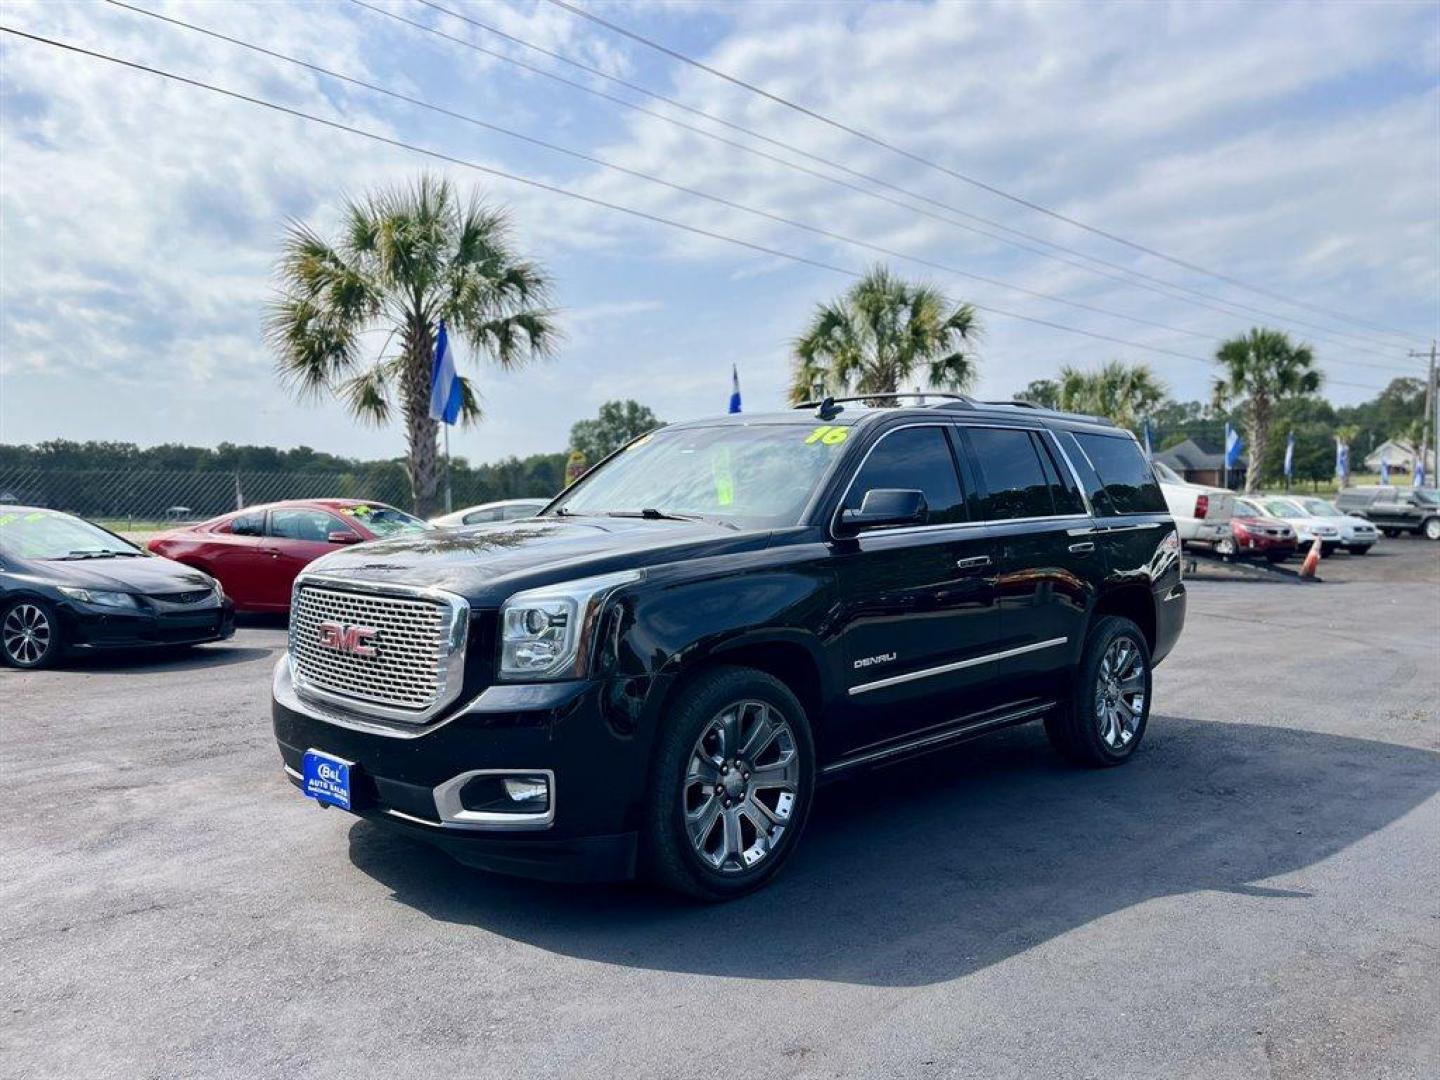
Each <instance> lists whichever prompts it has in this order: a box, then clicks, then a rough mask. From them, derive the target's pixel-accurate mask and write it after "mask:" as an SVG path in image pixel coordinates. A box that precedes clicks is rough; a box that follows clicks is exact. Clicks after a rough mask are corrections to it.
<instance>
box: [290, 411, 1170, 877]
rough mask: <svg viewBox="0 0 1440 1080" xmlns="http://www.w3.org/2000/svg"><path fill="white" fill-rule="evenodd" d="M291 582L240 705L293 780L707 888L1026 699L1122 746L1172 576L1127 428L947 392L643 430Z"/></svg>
mask: <svg viewBox="0 0 1440 1080" xmlns="http://www.w3.org/2000/svg"><path fill="white" fill-rule="evenodd" d="M931 400H932V401H933V400H934V399H933V398H932V399H931ZM295 605H296V606H295V609H294V611H293V612H292V613H291V620H290V648H289V651H288V654H287V655H286V656H285V657H284V658H283V659H282V660H281V661H280V663H279V664H278V665H277V667H276V670H275V677H274V684H273V694H274V705H273V719H274V729H275V736H276V740H277V742H278V744H279V750H280V756H281V758H282V760H283V763H284V767H285V770H286V772H287V774H288V775H289V776H290V778H291V780H292V781H293V782H294V783H295V785H296V786H297V787H299V788H300V789H301V791H302V792H303V793H304V794H306V795H308V796H310V797H312V798H314V799H316V800H319V801H321V802H322V803H324V804H328V805H333V806H339V807H342V808H344V809H346V810H349V811H351V812H353V813H355V814H359V815H362V816H365V817H368V818H371V819H373V820H375V821H377V822H380V823H383V824H384V825H387V826H391V827H394V828H397V829H401V830H405V831H408V832H409V833H410V834H411V835H414V836H417V837H420V838H423V839H425V840H428V841H431V842H433V843H436V844H438V845H440V846H442V847H444V848H446V849H447V850H449V851H450V852H451V853H452V854H453V855H455V856H456V857H457V858H458V859H460V860H461V861H464V862H467V863H470V864H472V865H476V866H480V867H485V868H489V869H492V870H498V871H503V872H508V873H515V874H526V875H532V876H537V877H547V878H552V879H563V880H573V879H578V878H589V879H603V878H623V877H628V876H631V875H632V874H634V873H635V872H636V870H637V869H638V870H640V871H641V872H643V873H645V874H647V875H649V876H650V877H652V878H653V879H654V880H656V881H658V882H660V883H662V884H664V885H666V886H669V887H671V888H674V889H677V890H680V891H682V892H685V893H689V894H691V895H694V896H698V897H703V898H706V899H711V900H718V899H725V898H729V897H734V896H738V895H740V894H743V893H746V892H748V891H750V890H752V889H755V888H758V887H759V886H760V885H762V884H764V883H765V882H766V881H767V880H768V879H769V878H770V877H771V875H772V874H774V873H775V872H776V871H777V870H778V869H779V868H780V866H781V865H782V864H783V863H784V862H785V861H786V860H787V859H788V858H789V857H790V856H791V854H792V853H793V852H794V850H795V847H796V844H797V843H798V842H799V838H800V835H801V833H802V831H803V829H804V825H805V820H806V817H807V815H808V814H809V811H810V805H811V796H812V794H813V792H814V790H815V787H816V785H817V784H819V783H822V782H824V781H828V780H832V779H835V778H838V777H842V776H847V775H852V774H855V773H859V772H863V771H864V770H866V769H869V768H871V767H874V766H877V765H882V764H886V763H890V762H894V761H896V760H897V759H900V758H902V757H906V756H909V755H913V754H917V753H922V752H925V751H929V750H936V749H939V748H941V747H945V746H950V745H953V744H955V743H959V742H962V741H964V740H967V739H970V738H973V737H976V736H978V735H981V734H983V733H986V732H991V731H995V730H998V729H1001V728H1005V727H1009V726H1011V725H1014V724H1019V723H1022V722H1025V721H1028V720H1033V719H1040V718H1043V719H1044V722H1045V729H1046V732H1047V734H1048V735H1049V737H1050V740H1051V742H1052V743H1053V744H1054V745H1055V747H1056V748H1057V749H1058V750H1059V751H1060V752H1061V753H1062V754H1064V755H1065V756H1067V757H1069V758H1071V759H1073V760H1075V761H1078V762H1081V763H1083V764H1086V765H1090V766H1109V765H1119V764H1121V763H1123V762H1125V761H1126V760H1128V759H1129V758H1130V757H1131V756H1132V755H1133V754H1134V753H1135V750H1136V748H1137V747H1138V746H1139V745H1140V743H1141V740H1142V738H1143V737H1144V734H1145V728H1146V723H1147V720H1148V717H1149V715H1150V704H1151V670H1152V668H1153V667H1154V665H1155V664H1157V663H1159V662H1160V661H1161V660H1163V659H1164V658H1165V656H1166V655H1167V654H1168V653H1169V652H1170V650H1171V648H1172V647H1173V645H1174V644H1175V641H1176V639H1177V637H1178V636H1179V634H1180V630H1181V626H1182V624H1183V622H1184V618H1185V605H1186V591H1185V585H1184V583H1183V581H1182V577H1181V560H1180V541H1179V536H1178V534H1177V532H1176V529H1175V523H1174V521H1173V520H1172V519H1171V517H1170V514H1169V513H1168V512H1167V510H1166V507H1165V499H1164V496H1163V495H1162V494H1161V492H1160V488H1159V485H1158V484H1157V483H1156V481H1155V477H1154V475H1153V474H1152V473H1151V472H1150V470H1149V468H1148V466H1147V463H1146V461H1145V456H1144V454H1143V452H1142V451H1141V449H1140V447H1139V446H1138V445H1137V444H1136V442H1135V440H1134V438H1133V437H1132V436H1130V435H1129V434H1128V433H1125V432H1123V431H1120V430H1118V429H1117V428H1115V427H1114V426H1112V425H1109V424H1107V423H1104V422H1101V421H1096V420H1092V419H1090V418H1085V417H1072V416H1067V415H1064V414H1061V413H1055V412H1050V411H1048V410H1038V409H1033V408H1029V407H1016V406H1013V405H1003V406H1002V405H986V404H981V403H977V402H973V401H970V400H969V399H964V398H956V397H953V396H950V397H947V399H946V400H945V401H944V402H943V403H941V404H938V405H936V404H932V405H929V406H923V407H922V406H913V407H902V408H891V409H871V408H865V407H861V406H857V405H856V404H854V403H853V402H852V403H849V404H846V403H844V402H837V401H832V400H828V399H827V400H826V401H825V402H823V403H821V404H820V406H819V408H818V409H817V408H816V406H815V404H814V403H811V404H810V405H809V406H808V407H804V408H802V409H801V410H797V411H795V412H789V413H781V414H771V415H763V414H762V415H754V414H749V413H747V414H745V415H744V416H735V417H720V418H715V419H711V420H702V421H694V422H691V423H684V424H675V425H672V426H670V427H666V428H662V429H660V430H657V431H654V432H651V433H650V434H648V435H644V436H642V437H640V438H638V439H636V440H635V441H633V442H631V443H630V444H629V445H628V446H627V447H626V448H625V449H623V450H622V451H620V452H619V453H617V454H615V455H614V456H612V457H611V458H609V459H607V461H605V462H604V463H603V464H601V465H599V466H598V467H597V468H595V469H594V470H592V471H591V472H590V473H588V474H587V475H586V476H585V477H584V478H582V479H581V480H579V481H577V482H576V483H575V484H574V485H573V486H572V487H571V488H569V489H568V490H567V491H566V492H565V493H564V494H563V495H562V496H561V497H560V498H559V499H557V501H556V502H555V504H554V505H553V506H551V507H549V508H547V510H546V511H545V513H544V514H543V515H542V516H541V517H539V518H537V519H534V520H531V521H520V522H514V523H511V524H508V525H495V526H491V527H489V528H486V529H476V530H460V531H449V532H440V533H435V534H431V535H428V536H425V537H414V536H405V537H394V538H391V539H387V540H381V541H378V542H377V543H374V544H371V545H368V546H367V547H366V549H365V550H364V551H363V552H361V551H353V552H352V551H338V552H335V553H333V554H331V555H328V556H326V557H325V558H323V559H321V560H319V561H317V562H316V563H314V564H313V565H312V566H310V567H309V568H308V569H307V570H306V571H305V572H304V573H302V574H301V575H300V577H299V578H298V580H297V582H296V590H295ZM957 828H960V829H961V830H962V831H963V825H959V826H957ZM312 858H313V853H312Z"/></svg>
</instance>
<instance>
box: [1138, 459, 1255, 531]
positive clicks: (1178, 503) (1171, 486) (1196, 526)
mask: <svg viewBox="0 0 1440 1080" xmlns="http://www.w3.org/2000/svg"><path fill="white" fill-rule="evenodd" d="M1150 468H1151V469H1152V470H1154V472H1155V479H1156V480H1158V481H1159V482H1160V491H1161V492H1162V493H1163V494H1164V496H1165V505H1166V506H1167V507H1168V508H1169V510H1170V516H1171V517H1172V518H1174V519H1175V527H1176V528H1177V529H1178V530H1179V531H1180V541H1181V543H1183V544H1186V545H1189V546H1192V547H1202V548H1212V549H1215V548H1220V547H1224V546H1225V545H1226V544H1228V543H1230V542H1231V540H1232V539H1233V533H1232V531H1231V529H1230V519H1231V518H1232V517H1233V516H1234V513H1235V496H1234V495H1233V494H1232V493H1231V492H1229V491H1226V490H1225V489H1224V488H1217V487H1209V486H1208V485H1205V484H1192V483H1190V481H1188V480H1183V479H1181V478H1180V475H1179V474H1178V473H1176V472H1175V470H1174V469H1172V468H1170V466H1168V465H1166V464H1164V463H1163V462H1159V461H1152V462H1151V463H1150Z"/></svg>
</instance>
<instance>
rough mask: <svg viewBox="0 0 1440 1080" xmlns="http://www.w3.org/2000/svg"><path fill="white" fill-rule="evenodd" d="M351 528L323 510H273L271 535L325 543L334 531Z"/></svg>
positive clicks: (271, 514)
mask: <svg viewBox="0 0 1440 1080" xmlns="http://www.w3.org/2000/svg"><path fill="white" fill-rule="evenodd" d="M342 529H343V530H344V531H345V532H350V531H351V530H350V529H348V528H346V527H345V526H343V525H341V524H340V522H338V521H336V520H335V519H334V518H333V517H331V516H330V515H329V514H327V513H325V512H324V511H323V510H272V511H270V535H271V536H278V537H280V538H282V539H284V540H308V541H310V542H311V543H316V544H323V543H325V541H326V540H327V539H328V538H329V536H330V534H331V533H332V532H340V531H341V530H342Z"/></svg>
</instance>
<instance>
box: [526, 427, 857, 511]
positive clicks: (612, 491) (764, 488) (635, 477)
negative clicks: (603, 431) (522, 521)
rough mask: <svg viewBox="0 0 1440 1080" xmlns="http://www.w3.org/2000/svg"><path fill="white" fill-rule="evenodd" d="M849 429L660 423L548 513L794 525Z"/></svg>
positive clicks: (837, 454)
mask: <svg viewBox="0 0 1440 1080" xmlns="http://www.w3.org/2000/svg"><path fill="white" fill-rule="evenodd" d="M849 434H850V430H849V428H847V427H843V426H836V425H826V424H819V425H815V426H810V425H803V426H802V425H798V424H763V425H762V424H757V425H754V426H750V425H744V426H742V425H737V424H726V425H724V426H717V427H698V428H697V427H686V428H674V429H670V428H662V429H661V430H659V431H656V432H652V433H651V434H649V435H646V436H643V437H642V438H640V439H639V440H637V441H636V442H633V443H631V444H630V445H629V446H628V447H627V448H626V449H625V450H623V451H622V452H621V453H620V454H619V455H617V456H616V457H614V458H612V459H611V460H610V461H608V462H607V463H606V464H605V465H604V466H603V467H602V468H600V469H597V470H596V471H595V472H593V473H591V474H589V475H588V476H586V477H585V478H584V479H583V480H581V481H580V482H579V483H578V484H577V485H576V486H575V487H574V488H572V489H571V490H570V491H569V492H567V493H566V494H565V495H563V496H561V499H560V502H559V503H558V504H557V505H556V508H555V509H554V510H552V511H550V513H552V514H618V515H629V514H637V515H638V514H641V513H645V515H646V516H660V515H675V516H680V517H702V518H713V519H717V520H720V521H723V522H727V523H729V524H733V525H742V526H750V527H776V526H782V525H795V524H798V523H799V521H800V517H801V514H802V513H803V512H804V510H805V504H806V503H808V502H809V501H810V497H811V495H813V494H814V492H815V489H816V487H818V486H819V483H820V479H821V477H822V476H824V474H825V471H826V469H827V468H828V467H829V466H830V465H831V463H832V462H834V461H835V460H836V459H837V458H838V457H839V456H840V451H841V450H842V449H843V448H844V445H845V439H846V437H847V436H848V435H849Z"/></svg>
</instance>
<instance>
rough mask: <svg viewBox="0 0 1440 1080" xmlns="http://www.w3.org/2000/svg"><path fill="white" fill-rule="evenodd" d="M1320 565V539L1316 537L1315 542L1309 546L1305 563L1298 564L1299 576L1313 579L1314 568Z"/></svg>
mask: <svg viewBox="0 0 1440 1080" xmlns="http://www.w3.org/2000/svg"><path fill="white" fill-rule="evenodd" d="M1319 565H1320V538H1319V537H1318V536H1317V537H1316V538H1315V542H1314V543H1313V544H1311V545H1310V553H1309V554H1308V555H1306V556H1305V561H1304V562H1303V563H1301V564H1300V576H1301V577H1302V578H1313V577H1314V576H1315V568H1316V567H1317V566H1319Z"/></svg>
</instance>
